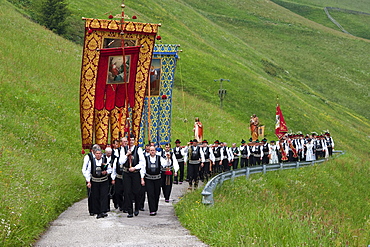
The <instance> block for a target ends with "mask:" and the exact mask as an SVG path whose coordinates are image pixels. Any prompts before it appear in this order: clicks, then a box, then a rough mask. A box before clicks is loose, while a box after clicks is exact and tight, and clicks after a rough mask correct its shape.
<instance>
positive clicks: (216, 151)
mask: <svg viewBox="0 0 370 247" xmlns="http://www.w3.org/2000/svg"><path fill="white" fill-rule="evenodd" d="M212 153H213V156H214V157H215V162H214V163H213V164H212V174H213V175H215V174H218V173H220V172H221V171H222V170H220V166H221V165H222V160H221V147H220V141H219V140H216V141H215V142H214V143H213V146H212Z"/></svg>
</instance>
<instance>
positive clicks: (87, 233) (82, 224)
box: [34, 183, 207, 247]
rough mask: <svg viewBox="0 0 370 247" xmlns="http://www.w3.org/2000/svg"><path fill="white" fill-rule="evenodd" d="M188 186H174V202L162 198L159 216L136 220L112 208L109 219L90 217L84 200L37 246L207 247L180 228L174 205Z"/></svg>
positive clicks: (144, 213) (143, 215)
mask: <svg viewBox="0 0 370 247" xmlns="http://www.w3.org/2000/svg"><path fill="white" fill-rule="evenodd" d="M186 189H187V183H184V184H182V185H176V184H174V185H173V187H172V194H171V200H170V202H169V203H165V202H164V198H163V197H161V198H160V201H159V209H158V212H157V215H156V216H149V211H148V205H147V201H146V205H145V211H140V214H139V215H138V216H137V217H135V216H134V217H133V218H127V217H126V215H127V214H124V213H122V212H119V211H118V210H116V209H114V207H113V204H112V205H111V208H112V209H113V210H112V211H111V212H109V213H108V217H106V218H102V219H96V217H95V216H89V214H88V211H87V199H83V200H81V201H79V202H77V203H75V204H74V205H72V206H71V207H69V208H68V209H67V210H66V211H65V212H63V213H62V214H61V215H60V216H59V217H58V219H56V220H55V221H54V222H52V223H51V224H50V227H49V229H48V230H47V231H46V232H45V233H44V234H43V235H42V236H41V238H40V239H39V240H38V241H37V242H36V243H35V245H34V246H136V247H139V246H161V247H163V246H207V245H206V244H204V243H202V242H201V241H200V240H199V239H198V238H196V237H195V236H192V235H190V233H189V231H188V230H187V229H185V228H184V227H182V226H181V225H180V222H179V221H178V219H177V217H176V216H175V212H174V208H173V204H174V203H176V202H178V201H179V198H180V197H181V196H182V195H184V193H186Z"/></svg>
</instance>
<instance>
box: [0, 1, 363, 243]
mask: <svg viewBox="0 0 370 247" xmlns="http://www.w3.org/2000/svg"><path fill="white" fill-rule="evenodd" d="M99 3H101V2H99ZM119 4H120V3H118V4H117V3H115V1H107V2H105V3H104V6H100V5H98V1H75V2H72V3H71V7H72V8H73V10H74V14H75V15H77V16H78V15H80V16H85V17H100V18H105V17H106V16H103V15H102V13H105V12H107V11H113V12H114V14H115V13H116V12H115V11H114V9H113V6H117V12H120V9H119ZM125 4H126V5H127V6H129V7H127V14H128V15H132V14H136V15H138V16H139V21H143V22H145V21H150V22H161V23H162V28H161V30H160V35H161V36H162V37H163V42H166V43H178V44H181V47H182V49H183V50H184V52H183V53H181V54H180V56H181V60H180V61H179V65H178V69H177V74H176V82H175V84H176V89H177V90H175V92H174V109H173V124H172V140H175V139H176V138H180V139H181V140H188V139H191V133H192V132H191V129H192V124H193V118H194V117H195V116H199V117H200V118H201V120H202V122H203V123H204V125H205V128H206V129H205V137H206V138H207V139H208V140H211V141H213V140H214V139H220V140H221V141H227V142H229V143H231V142H240V140H241V138H244V139H246V138H249V134H248V130H247V122H248V119H249V116H250V115H251V114H252V113H257V114H258V115H259V117H260V120H261V121H262V122H263V123H264V124H265V125H266V132H267V136H268V138H269V139H273V138H274V137H273V135H272V131H273V126H274V119H275V116H274V113H275V103H276V102H275V97H276V95H277V94H278V95H279V96H280V103H281V104H282V109H283V112H284V115H285V118H286V121H287V123H288V127H289V128H290V129H293V130H294V131H298V130H301V131H303V132H304V133H306V132H310V131H317V132H321V131H322V130H325V129H329V130H330V132H331V133H332V135H333V136H334V138H335V140H336V143H337V146H338V149H345V150H347V156H346V158H341V159H340V160H341V161H342V162H343V161H344V162H345V163H346V164H347V165H348V166H349V167H352V169H354V170H356V169H357V168H356V167H357V161H358V160H364V161H367V158H368V154H369V153H368V150H367V149H365V148H364V146H365V147H368V146H369V138H368V137H364V133H365V135H367V134H366V133H370V131H369V126H370V124H369V120H368V118H369V113H368V110H367V109H368V101H367V97H368V96H367V95H366V93H367V92H368V91H369V90H368V89H369V84H368V76H369V74H368V71H367V68H368V67H369V60H368V59H367V58H368V57H369V51H368V49H365V48H366V47H367V46H368V43H367V42H365V41H362V40H357V39H355V38H352V37H348V36H345V35H342V34H341V33H339V32H336V31H333V30H331V29H329V28H323V27H322V26H321V25H317V24H315V23H312V22H308V21H307V20H306V19H304V18H301V17H299V16H295V15H294V16H292V15H291V12H288V11H286V10H284V9H283V8H281V7H279V6H276V5H274V4H272V3H270V2H266V1H232V2H230V4H228V5H227V6H225V4H224V2H223V1H218V0H212V1H202V2H199V1H190V0H189V1H166V2H162V3H158V2H157V1H148V3H147V4H146V5H143V4H141V3H139V2H137V1H126V2H125ZM0 6H1V8H0V21H1V22H0V23H1V24H0V25H1V30H2V35H1V36H0V40H1V44H2V45H1V46H0V60H1V63H0V76H1V84H0V97H1V98H0V99H1V100H0V104H1V108H0V120H1V121H0V125H1V128H0V141H1V154H0V155H1V159H0V188H1V192H2V195H1V196H2V197H1V203H0V206H1V207H0V224H1V225H0V229H1V232H0V238H1V240H2V243H4V245H6V246H25V245H29V244H31V243H32V242H33V240H34V239H35V238H37V236H38V235H39V234H40V233H41V232H42V231H43V230H44V229H45V227H46V226H47V224H48V222H50V221H51V220H53V219H55V218H56V217H57V216H58V215H59V214H60V213H61V212H62V211H63V210H65V209H66V208H67V207H68V206H69V205H71V204H72V203H73V202H74V201H76V200H79V199H80V198H82V197H84V195H85V187H84V180H83V177H82V175H81V170H80V169H81V160H82V156H81V155H80V154H79V152H80V131H79V113H78V99H79V76H80V74H79V70H80V67H81V53H82V48H81V47H79V46H76V45H74V44H72V43H70V42H68V41H65V40H63V39H61V38H59V37H57V36H55V35H54V34H53V33H51V32H49V31H47V30H45V29H43V28H41V27H39V26H37V25H36V24H34V23H32V22H30V21H29V20H27V19H26V18H24V17H23V16H21V15H20V14H19V13H17V12H16V11H15V10H14V9H13V7H12V6H11V5H10V4H8V3H7V2H4V1H2V2H0ZM210 6H211V7H210ZM97 13H99V14H97ZM81 25H83V24H82V22H81ZM342 50H346V51H348V50H350V51H349V52H348V53H341V52H339V51H342ZM180 72H181V73H180ZM219 78H228V79H230V80H231V83H229V84H226V83H225V84H224V88H226V89H227V90H228V93H227V96H226V99H225V102H224V109H223V110H220V109H219V107H218V106H219V99H218V96H217V89H218V87H219V86H218V85H219V84H218V83H215V82H214V81H213V80H214V79H219ZM333 85H335V86H333ZM182 86H183V88H184V92H182V91H181V90H179V89H181V88H182ZM348 92H351V97H348ZM184 119H187V120H188V121H187V122H184ZM360 140H361V143H360ZM322 167H326V166H322ZM338 167H340V166H338ZM317 174H321V173H320V172H319V173H317ZM338 174H339V175H338V176H339V177H340V176H342V177H346V176H345V174H344V173H341V172H340V170H339V171H338ZM366 174H367V173H365V172H364V173H363V176H364V177H363V179H364V180H365V179H366V177H365V176H366ZM308 176H309V175H308ZM349 178H351V177H349ZM349 181H352V185H353V186H354V189H357V186H358V184H357V182H358V180H352V179H349ZM320 183H321V177H318V178H317V181H313V182H312V184H313V185H315V184H320ZM227 187H228V186H224V187H223V188H227ZM308 187H311V185H308ZM343 187H344V186H343ZM327 188H328V190H332V191H336V190H337V188H336V187H333V188H330V187H327ZM346 188H347V187H346ZM358 188H359V189H360V187H358ZM257 193H259V192H257ZM273 193H275V192H273ZM276 193H277V192H276ZM191 196H193V198H191V197H188V198H186V199H185V200H184V202H183V203H184V204H180V205H184V207H185V205H189V206H190V205H193V206H194V204H195V201H197V200H198V201H199V200H200V195H199V194H198V193H196V194H194V195H191ZM230 200H231V199H230ZM315 200H318V199H315ZM363 200H364V201H368V198H367V197H366V195H365V196H364V197H363ZM363 200H362V201H363ZM288 202H289V201H288ZM243 203H246V202H243ZM291 203H292V202H289V204H288V203H287V207H291V208H293V206H294V205H293V204H291ZM296 203H298V204H299V203H301V204H302V203H303V202H299V201H297V202H296ZM272 204H273V203H272ZM216 205H217V200H216ZM246 205H247V204H246ZM244 207H248V206H244ZM367 207H369V206H368V205H367ZM252 209H253V208H252ZM363 210H364V212H366V211H368V208H366V207H365V208H363ZM178 211H179V213H180V211H184V210H181V208H180V207H179V208H178ZM330 211H331V210H330V207H328V210H327V212H330ZM184 212H185V211H184ZM220 212H221V211H218V212H217V214H218V216H217V217H219V220H218V221H220V222H221V221H222V220H221V219H222V218H224V217H227V216H223V215H221V213H220ZM356 212H357V211H356ZM252 213H253V214H258V213H257V212H251V214H252ZM188 216H189V215H188ZM193 216H194V215H190V218H188V219H187V220H190V219H191V220H194V218H192V217H193ZM354 216H355V215H352V216H349V217H354ZM215 218H216V217H215ZM230 218H231V217H230ZM201 219H202V218H197V219H196V221H199V220H201ZM264 219H265V220H267V219H268V218H263V217H262V218H261V220H262V221H263V220H264ZM181 220H182V221H184V222H185V223H184V224H187V223H186V221H187V220H186V219H185V218H183V217H181ZM204 220H205V221H206V218H204ZM216 220H217V219H216ZM218 221H217V222H218ZM242 222H243V221H242V220H241V222H240V223H242ZM320 223H322V224H324V223H323V222H320ZM315 224H316V223H315ZM311 227H312V226H311ZM318 227H322V225H318ZM189 228H190V229H191V230H192V232H194V233H195V232H196V231H194V229H193V227H192V226H191V225H189ZM351 229H352V231H355V229H358V228H357V225H355V226H354V227H353V228H351ZM293 230H295V229H290V231H293ZM366 232H367V231H366ZM229 234H231V233H229V232H227V231H226V230H223V232H221V234H220V236H227V235H229ZM263 234H264V232H260V235H261V236H262V235H263ZM199 237H202V236H201V235H199ZM207 241H208V240H207ZM217 241H218V240H209V243H210V244H212V243H215V242H217ZM222 241H224V240H222V239H220V242H222ZM272 241H273V240H272ZM276 241H277V240H276ZM236 244H237V243H236Z"/></svg>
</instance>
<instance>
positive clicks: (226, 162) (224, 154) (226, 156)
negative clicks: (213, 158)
mask: <svg viewBox="0 0 370 247" xmlns="http://www.w3.org/2000/svg"><path fill="white" fill-rule="evenodd" d="M232 159H233V154H232V153H231V151H230V148H229V147H228V146H227V143H226V142H221V160H222V172H225V171H229V170H230V165H231V160H232Z"/></svg>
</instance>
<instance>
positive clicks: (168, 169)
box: [82, 132, 334, 219]
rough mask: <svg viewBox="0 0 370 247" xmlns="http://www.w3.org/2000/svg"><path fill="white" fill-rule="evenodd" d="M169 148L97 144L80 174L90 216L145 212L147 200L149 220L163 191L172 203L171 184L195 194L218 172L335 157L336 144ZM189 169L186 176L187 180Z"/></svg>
mask: <svg viewBox="0 0 370 247" xmlns="http://www.w3.org/2000/svg"><path fill="white" fill-rule="evenodd" d="M175 145H176V146H175V147H174V148H173V149H171V144H170V143H168V144H166V145H165V147H164V148H161V147H160V146H156V145H155V143H153V142H151V143H150V144H148V145H146V146H145V149H144V150H143V149H142V148H141V147H138V146H136V145H135V137H134V136H130V138H129V139H128V138H126V137H123V138H122V139H121V140H120V141H118V140H114V141H113V143H112V148H111V147H107V148H106V149H105V153H104V154H103V152H102V150H101V148H100V146H99V145H97V144H95V145H93V147H92V149H91V152H90V153H89V154H87V155H86V156H85V157H84V161H83V166H82V173H83V175H84V177H85V179H86V187H87V193H88V211H89V213H90V215H92V216H93V215H96V217H97V218H98V219H99V218H104V217H107V216H108V214H107V212H109V211H110V200H112V201H113V204H114V207H115V208H116V209H119V210H120V211H122V212H124V213H127V217H128V218H132V217H133V216H134V215H135V216H138V215H139V212H140V211H145V209H144V204H145V199H146V198H147V199H148V206H149V215H150V216H155V215H156V214H157V211H158V205H159V198H160V194H161V191H162V193H163V196H164V198H165V202H169V201H170V196H171V191H172V186H173V184H182V183H183V182H184V181H186V182H188V183H189V187H188V189H189V190H192V189H196V188H197V187H198V184H199V180H201V181H205V182H206V181H208V180H209V179H210V177H211V176H214V175H216V174H218V173H221V172H225V171H229V170H231V169H238V168H239V167H240V168H244V167H249V166H256V165H262V164H274V163H279V162H295V161H312V160H317V159H319V158H327V157H329V156H331V155H332V153H333V150H334V141H333V138H332V137H331V136H330V134H329V133H328V132H327V133H325V134H324V135H317V134H315V133H313V134H311V135H306V136H303V135H302V134H299V135H286V136H284V137H283V138H281V139H280V140H279V141H277V142H275V141H273V140H272V141H270V142H268V140H267V139H266V138H264V139H262V140H261V141H259V140H258V139H257V140H255V141H252V138H250V139H249V142H248V143H247V142H246V141H245V140H243V139H242V141H241V144H240V146H237V144H236V143H233V144H232V145H231V147H228V144H227V143H226V142H220V141H218V140H215V141H214V143H213V144H209V143H208V141H207V140H203V141H202V142H201V143H199V142H198V140H197V139H194V140H190V141H189V142H188V143H187V145H185V146H181V141H180V140H179V139H177V140H176V141H175ZM185 168H186V171H187V172H186V173H187V174H186V175H187V176H185Z"/></svg>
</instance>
